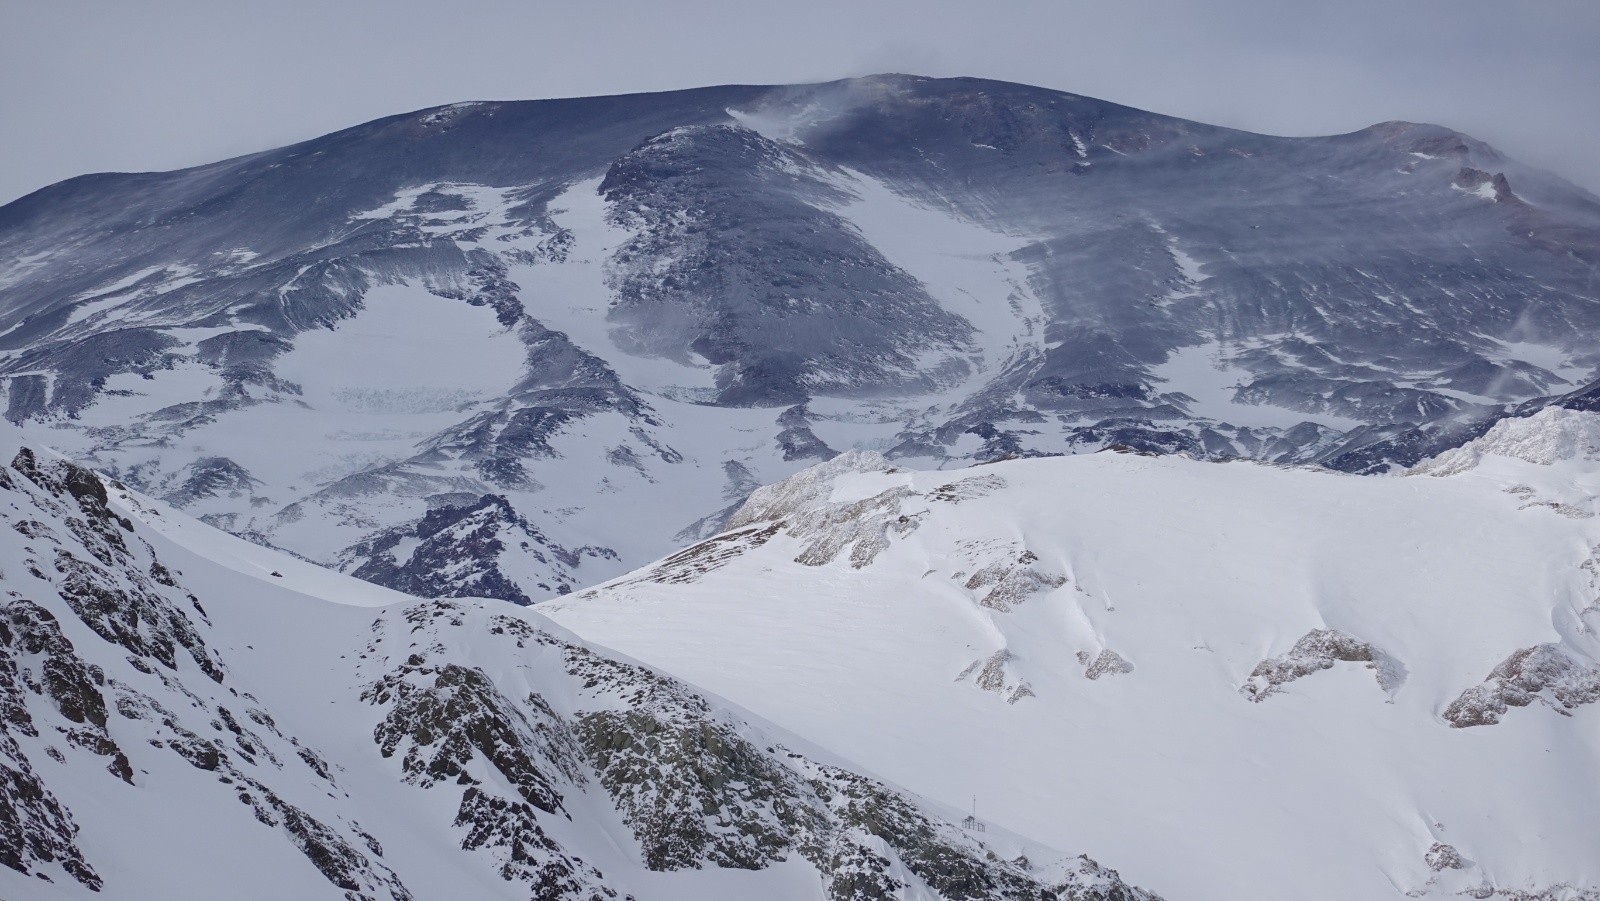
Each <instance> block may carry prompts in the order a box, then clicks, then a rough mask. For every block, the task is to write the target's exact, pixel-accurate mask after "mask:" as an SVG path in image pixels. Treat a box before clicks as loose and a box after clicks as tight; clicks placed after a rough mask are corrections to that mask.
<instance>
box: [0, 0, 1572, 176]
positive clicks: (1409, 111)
mask: <svg viewBox="0 0 1600 901" xmlns="http://www.w3.org/2000/svg"><path fill="white" fill-rule="evenodd" d="M885 71H898V72H909V73H916V74H925V75H980V76H986V77H990V78H1000V79H1005V80H1009V81H1020V82H1028V83H1032V84H1037V85H1044V86H1048V87H1053V88H1059V89H1062V90H1067V91H1073V92H1076V93H1080V94H1087V95H1090V96H1094V97H1100V98H1104V99H1107V100H1114V101H1118V102H1121V103H1126V104H1130V105H1132V106H1137V107H1142V108H1145V109H1150V110H1155V111H1158V112H1163V113H1169V114H1173V115H1180V116H1185V117H1188V118H1191V119H1198V120H1202V121H1206V122H1213V123H1217V124H1221V125H1230V126H1234V127H1238V128H1247V129H1251V130H1254V131H1263V132H1270V133H1275V134H1288V135H1306V134H1328V133H1335V132H1344V131H1351V130H1354V129H1357V128H1361V127H1363V126H1366V125H1369V124H1371V123H1373V122H1378V121H1383V120H1386V119H1410V120H1419V121H1430V122H1438V123H1442V124H1445V125H1450V126H1452V127H1455V128H1458V129H1460V130H1462V131H1465V132H1468V133H1469V134H1472V135H1475V136H1477V137H1480V138H1483V139H1485V140H1487V141H1489V142H1490V143H1492V144H1495V145H1497V146H1499V147H1500V148H1501V149H1502V150H1504V151H1506V152H1507V153H1509V154H1511V155H1513V156H1516V157H1519V158H1521V159H1523V160H1524V161H1526V162H1530V163H1533V164H1535V165H1540V166H1543V167H1545V168H1548V169H1551V170H1553V171H1556V172H1558V173H1560V174H1562V175H1565V176H1567V177H1568V178H1571V179H1573V180H1574V181H1577V182H1579V183H1581V184H1583V185H1584V186H1585V187H1587V188H1589V189H1590V190H1592V191H1596V192H1597V193H1600V0H1338V2H1310V0H1208V2H1190V0H1098V2H1092V3H1089V2H1077V0H1055V2H1042V0H987V2H971V3H969V2H955V0H923V2H909V0H904V2H902V0H884V2H876V0H787V2H780V3H769V2H757V0H655V2H648V0H638V2H605V0H561V2H536V0H505V2H487V0H483V2H473V0H456V2H449V3H445V2H438V0H388V2H378V0H274V2H270V3H268V2H261V3H245V2H235V0H145V2H125V0H98V2H94V0H0V123H3V124H0V202H5V201H9V200H11V199H13V198H15V197H19V196H21V195H23V194H25V193H28V192H29V191H32V190H35V189H37V188H39V187H42V186H44V185H46V184H49V183H52V182H55V181H59V180H60V179H63V178H67V177H69V176H72V175H77V174H80V173H84V172H93V171H106V170H120V171H132V170H150V169H171V168H177V167H182V166H189V165H195V164H199V163H204V162H209V161H212V160H216V159H221V158H224V157H228V156H235V155H238V154H241V153H247V152H250V151H254V150H262V149H266V148H269V147H274V146H279V145H283V144H287V143H292V142H294V141H298V140H302V139H305V138H310V137H315V136H316V135H319V134H323V133H326V132H329V131H332V130H335V129H338V128H342V127H344V126H347V125H354V124H356V123H359V122H362V121H366V120H368V119H373V118H376V117H378V116H382V115H386V114H389V113H395V112H403V111H406V110H411V109H417V108H420V107H426V106H432V105H436V104H441V103H448V102H452V101H458V100H478V99H526V98H539V97H563V96H582V95H590V94H608V93H622V92H629V91H648V90H665V89H670V88H680V87H694V86H699V85H707V84H725V83H730V82H743V83H791V82H800V81H821V80H827V79H832V78H839V77H844V76H848V75H864V74H869V73H873V72H885Z"/></svg>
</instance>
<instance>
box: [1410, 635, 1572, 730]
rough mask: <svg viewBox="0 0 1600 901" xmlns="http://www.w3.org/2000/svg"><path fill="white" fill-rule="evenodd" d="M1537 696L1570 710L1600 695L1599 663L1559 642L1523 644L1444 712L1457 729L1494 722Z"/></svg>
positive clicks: (1564, 711)
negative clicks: (1575, 654) (1576, 655)
mask: <svg viewBox="0 0 1600 901" xmlns="http://www.w3.org/2000/svg"><path fill="white" fill-rule="evenodd" d="M1535 701H1539V702H1542V703H1543V704H1545V705H1546V706H1548V707H1550V708H1551V709H1552V710H1555V711H1556V712H1557V713H1560V714H1563V715H1568V716H1570V715H1571V714H1570V713H1569V711H1571V710H1572V709H1573V708H1574V707H1581V706H1583V705H1584V704H1592V703H1594V702H1595V701H1600V667H1597V666H1595V665H1594V664H1592V663H1584V662H1580V661H1578V660H1576V659H1574V658H1573V657H1572V656H1570V655H1569V654H1568V653H1567V652H1566V651H1564V650H1562V648H1561V646H1560V645H1556V644H1541V645H1534V646H1533V647H1529V648H1519V649H1518V650H1516V651H1513V652H1512V653H1511V655H1510V656H1508V657H1506V659H1505V660H1502V661H1500V663H1499V665H1497V666H1496V667H1495V668H1494V669H1493V670H1491V671H1490V673H1489V677H1488V678H1487V679H1485V680H1484V682H1483V684H1481V685H1474V686H1473V687H1471V688H1469V689H1467V690H1466V691H1463V692H1462V693H1461V695H1460V696H1459V697H1457V698H1456V699H1455V700H1454V701H1451V702H1450V705H1449V706H1447V707H1446V708H1445V709H1444V712H1443V713H1441V714H1440V716H1442V717H1444V719H1445V721H1446V722H1448V723H1449V724H1450V725H1451V726H1454V727H1455V728H1457V729H1463V728H1466V727H1468V726H1492V725H1494V724H1495V723H1498V722H1500V719H1501V717H1503V716H1505V714H1506V713H1507V711H1509V710H1510V709H1511V708H1512V707H1527V706H1528V705H1530V704H1532V703H1534V702H1535Z"/></svg>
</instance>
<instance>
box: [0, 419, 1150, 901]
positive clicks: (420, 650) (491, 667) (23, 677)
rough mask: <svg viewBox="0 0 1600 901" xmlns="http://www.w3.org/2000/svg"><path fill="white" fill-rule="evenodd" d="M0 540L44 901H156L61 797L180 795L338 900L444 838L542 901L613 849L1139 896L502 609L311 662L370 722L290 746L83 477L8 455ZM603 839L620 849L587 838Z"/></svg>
mask: <svg viewBox="0 0 1600 901" xmlns="http://www.w3.org/2000/svg"><path fill="white" fill-rule="evenodd" d="M0 520H3V523H4V528H5V529H6V530H7V531H8V532H9V533H14V534H15V535H16V536H17V537H16V539H15V540H13V541H10V542H7V543H5V545H4V548H5V549H6V550H5V553H6V554H7V556H6V558H5V559H4V560H3V561H0V567H3V572H4V577H3V585H4V588H5V590H6V596H5V600H4V604H3V606H0V721H3V724H4V729H3V730H0V761H3V763H4V766H3V768H0V828H3V830H4V834H5V835H6V837H7V840H6V841H5V842H3V843H0V863H3V864H4V865H5V866H6V867H9V868H10V869H11V870H13V871H16V872H17V873H21V874H25V875H27V876H29V877H34V878H37V879H38V880H39V884H40V886H41V892H44V894H41V895H40V897H49V896H50V895H49V894H48V890H47V889H45V888H44V886H45V885H46V884H47V883H57V882H61V881H63V880H65V881H70V882H75V883H78V884H80V885H82V886H83V887H86V888H88V889H91V890H95V891H102V892H105V893H106V894H107V895H108V896H122V895H127V894H130V892H133V891H138V890H159V888H160V886H159V885H157V886H142V887H138V888H135V887H133V886H130V885H128V884H127V882H126V881H125V880H126V878H127V877H126V874H123V873H121V872H120V871H119V869H118V867H117V864H116V857H115V855H109V854H105V853H104V852H105V851H106V845H105V843H106V842H108V841H111V842H116V841H119V840H120V839H117V838H115V837H107V836H106V835H105V834H103V833H101V834H99V835H98V836H97V844H96V845H94V846H86V845H84V844H83V843H81V841H80V836H81V835H82V832H83V820H82V817H83V816H86V815H88V814H85V813H83V812H82V811H81V810H75V809H73V808H72V807H70V806H69V805H68V804H67V803H66V802H64V801H63V798H64V797H72V798H80V799H81V798H102V799H105V802H106V803H108V804H110V803H113V802H116V803H125V804H132V805H139V804H148V803H151V802H153V801H154V800H156V795H155V794H153V793H164V792H170V791H185V792H186V794H185V796H184V797H185V798H187V799H188V800H187V801H185V802H184V803H185V804H186V805H187V806H186V808H185V809H186V815H187V816H190V817H193V818H196V819H197V820H199V821H200V822H201V823H202V824H203V823H206V822H209V821H210V819H211V818H219V817H227V816H229V814H228V812H227V811H226V810H225V809H219V808H217V807H215V806H211V805H214V804H218V803H220V804H224V805H229V806H231V805H233V804H238V805H241V806H242V807H243V808H244V810H245V811H246V812H247V820H246V822H247V823H250V824H253V825H249V826H247V827H246V828H247V829H248V830H251V831H248V832H247V833H246V834H247V835H248V836H249V838H248V840H249V841H253V842H260V843H272V842H282V843H286V844H287V846H288V847H289V848H290V849H292V850H293V851H294V852H296V853H298V854H299V855H301V856H302V857H303V858H304V859H305V860H306V861H307V863H308V864H309V865H310V866H311V867H312V868H314V870H315V871H316V872H317V873H319V874H320V875H321V876H322V877H323V878H324V879H326V880H327V882H328V883H329V885H330V886H331V887H332V888H333V889H334V890H336V891H337V893H339V894H341V895H343V897H345V898H346V899H350V901H383V899H392V901H408V899H410V898H412V897H413V889H412V888H410V887H409V885H408V883H414V882H415V881H417V874H416V871H415V869H414V868H415V867H416V866H420V865H422V864H419V863H418V862H416V861H412V860H405V861H401V860H391V859H389V858H388V857H386V856H385V848H384V839H383V838H382V836H383V835H384V834H385V832H386V831H387V830H389V829H392V828H403V829H405V830H408V831H410V832H413V833H417V834H423V835H427V834H433V835H438V836H448V839H446V840H444V841H442V842H441V844H440V845H439V846H438V848H437V849H436V851H437V853H438V854H440V855H444V856H450V855H465V860H466V861H467V864H466V865H467V866H477V867H482V868H483V871H484V872H485V873H486V874H492V875H493V877H494V878H497V879H500V880H503V881H505V882H506V883H509V884H510V885H512V886H515V889H514V891H515V892H516V893H520V894H522V895H523V896H524V897H530V898H538V899H540V901H558V899H570V901H613V899H621V898H623V897H624V896H626V895H627V892H626V890H625V889H621V888H619V887H618V884H617V881H618V880H617V874H616V872H615V868H616V865H617V854H619V853H622V854H624V855H632V857H633V859H632V864H633V865H634V866H637V867H643V868H647V869H650V870H658V871H684V870H698V869H708V868H721V867H725V868H737V869H743V870H763V869H766V868H768V867H771V866H773V865H774V864H777V863H780V862H782V861H784V860H787V859H790V858H792V857H795V856H798V857H799V858H801V859H803V860H804V861H806V862H807V863H808V864H810V865H811V866H812V867H814V868H815V869H816V871H817V873H818V878H819V880H820V884H819V886H818V890H819V891H821V892H823V893H824V894H825V895H826V896H827V897H828V898H830V899H832V901H876V899H900V898H905V897H911V896H916V897H923V896H925V895H926V896H931V897H938V898H947V899H964V901H968V899H970V901H977V899H1014V901H1024V899H1026V901H1041V899H1055V901H1155V896H1153V895H1151V894H1149V893H1147V892H1144V891H1141V890H1139V889H1136V888H1133V887H1131V886H1128V885H1126V884H1125V883H1124V882H1123V881H1122V880H1121V879H1120V878H1119V877H1118V876H1117V874H1116V873H1115V871H1112V870H1108V869H1105V868H1103V867H1101V866H1100V865H1098V864H1096V863H1094V862H1093V861H1090V860H1088V859H1087V858H1082V859H1078V860H1073V861H1058V862H1054V863H1051V862H1048V861H1044V862H1041V863H1039V864H1035V863H1030V862H1029V861H1028V860H1026V859H1014V860H1005V859H1001V858H1000V857H999V856H998V855H996V854H995V853H994V851H992V850H991V849H990V848H989V847H988V846H986V845H985V844H984V843H982V842H981V841H979V840H977V839H976V838H974V836H973V835H972V834H970V833H968V832H967V831H965V830H963V829H960V828H958V827H956V826H954V825H951V824H950V823H948V822H945V821H944V820H942V819H941V818H940V817H939V816H938V815H937V814H934V813H932V812H930V811H929V810H928V809H926V808H925V807H924V806H923V805H922V803H921V802H919V801H917V800H915V799H913V798H910V797H908V796H906V795H904V794H902V793H900V792H898V791H896V790H895V789H893V788H891V787H889V786H887V785H885V784H883V783H881V782H878V781H876V780H873V779H871V778H868V777H866V776H863V775H860V774H858V773H854V772H851V771H849V770H847V769H843V768H840V767H839V766H837V765H833V764H826V763H822V762H819V761H816V760H813V759H811V758H810V757H808V756H806V755H805V754H803V753H800V752H797V751H794V750H790V749H789V747H788V746H787V744H786V743H785V741H784V740H780V739H779V738H778V737H777V736H774V735H769V734H767V733H766V732H764V731H763V729H762V728H759V727H756V726H754V725H752V724H750V723H748V722H746V721H744V720H743V719H741V718H740V717H739V716H738V715H736V714H734V713H732V712H730V711H728V710H726V709H724V708H722V707H720V706H718V705H717V704H716V703H714V702H712V701H710V700H708V699H707V698H705V697H703V696H701V695H699V694H698V693H696V692H695V691H694V690H693V689H692V688H690V687H689V686H687V685H684V684H683V683H681V682H678V681H676V680H673V679H670V678H668V677H665V676H663V675H661V674H659V673H657V672H655V671H653V670H650V669H648V668H646V667H643V666H639V665H637V664H633V663H628V662H623V661H620V660H616V659H613V658H611V657H609V656H606V655H604V654H600V653H597V652H595V651H593V650H591V649H589V648H587V647H585V646H583V645H582V644H581V643H579V642H577V641H576V640H575V639H572V638H570V637H566V636H564V635H558V634H555V632H553V631H550V630H548V629H546V628H541V627H540V626H539V625H538V624H537V623H538V622H539V621H538V620H536V619H534V618H532V617H531V616H518V615H510V614H509V611H510V610H511V609H513V608H502V609H503V610H505V611H507V612H497V611H496V609H495V608H494V606H493V605H494V604H496V603H497V602H489V605H487V606H486V605H485V604H484V603H483V602H454V601H444V600H439V601H428V602H418V603H417V604H415V605H412V606H409V607H403V608H398V609H395V608H390V609H386V610H385V611H383V612H382V613H380V614H379V615H378V617H377V619H376V620H374V621H373V622H372V624H371V629H370V631H369V633H368V634H367V637H366V643H365V645H364V646H362V645H358V646H355V647H351V648H348V649H347V650H348V651H349V653H347V654H344V655H341V656H340V657H339V660H338V661H321V662H320V664H318V665H322V664H327V665H331V666H332V667H333V668H332V669H330V673H338V672H341V671H343V672H345V673H347V675H348V677H349V679H350V687H349V689H348V691H349V692H350V693H351V695H352V699H355V698H357V697H358V698H359V706H360V707H362V708H365V709H368V710H371V711H372V713H373V717H372V718H364V717H353V718H347V719H348V723H346V724H341V725H340V727H339V728H349V729H354V730H356V732H355V733H353V734H352V735H350V736H349V741H348V743H347V742H346V741H345V740H344V739H341V740H340V745H341V749H340V754H341V755H342V756H337V757H332V758H330V757H329V755H327V754H326V753H325V752H324V751H323V750H321V749H319V748H317V747H314V746H313V745H312V744H311V743H310V742H307V741H305V740H304V739H302V738H301V737H299V736H297V735H296V734H295V732H294V729H293V727H292V725H290V724H292V723H294V722H296V721H300V720H302V719H303V718H304V717H305V716H307V715H308V714H309V713H310V712H311V711H308V710H301V709H298V708H296V709H284V708H281V707H280V708H277V709H269V708H268V707H267V706H266V705H263V704H262V703H261V702H260V701H258V700H257V698H256V696H255V695H254V694H253V693H252V692H251V691H249V690H247V686H246V685H244V684H240V682H239V678H238V677H237V676H235V675H234V671H233V669H232V668H230V666H229V665H228V663H227V661H226V660H225V659H224V655H223V653H222V652H221V651H220V650H219V648H224V647H235V646H237V645H236V644H232V643H229V642H227V641H223V640H221V639H219V637H218V636H217V635H216V627H215V626H213V625H212V623H211V622H210V620H209V619H208V617H207V613H206V610H205V601H204V600H203V599H202V598H200V597H198V596H197V595H195V594H194V593H193V592H191V591H189V590H188V589H187V588H186V587H185V585H184V577H183V574H182V573H180V572H178V571H176V570H174V569H172V568H170V567H169V566H167V565H165V564H164V563H162V561H161V560H159V559H157V556H156V553H155V551H154V550H153V546H152V544H151V543H150V542H149V541H147V540H146V537H145V535H144V532H143V528H144V527H143V526H140V525H138V524H136V523H135V521H133V520H131V519H129V518H126V517H123V516H121V515H119V514H118V513H116V512H115V511H114V510H113V509H112V506H111V503H110V500H109V497H108V493H107V491H106V486H105V485H104V484H103V483H102V482H101V481H100V479H99V478H98V477H97V476H95V475H94V474H93V473H91V472H89V471H88V470H85V469H82V468H80V467H77V466H75V465H73V464H71V463H68V462H65V461H60V460H53V459H42V458H41V457H39V456H38V455H36V454H34V453H32V452H29V451H26V450H24V451H23V452H21V453H19V454H18V455H17V457H16V459H15V460H13V462H12V464H11V466H10V467H8V468H0ZM241 579H244V580H245V581H242V582H241V583H240V588H241V590H242V591H244V592H246V593H248V592H249V591H250V590H251V589H250V587H249V584H248V580H247V577H241ZM221 602H222V603H234V604H237V603H241V601H240V600H239V599H238V598H228V599H224V600H223V601H221ZM245 602H248V601H245ZM299 627H300V628H307V627H310V628H315V626H314V624H309V623H301V624H299ZM256 640H260V639H259V638H258V639H256ZM302 653H303V652H302ZM309 663H310V661H302V665H306V664H309ZM491 674H496V675H491ZM332 678H335V679H337V678H338V677H337V676H336V675H335V676H333V677H332ZM279 696H281V695H279ZM374 722H375V723H376V725H372V723H374ZM362 730H370V732H368V733H367V734H361V731H362ZM788 743H789V744H792V743H793V742H792V741H789V742H788ZM347 744H348V747H345V745H347ZM349 748H355V749H357V750H356V751H355V752H351V751H350V750H349ZM362 748H365V749H366V750H364V751H362V750H360V749H362ZM352 753H353V754H354V756H352ZM163 758H166V759H170V760H175V761H179V762H180V767H179V770H180V772H179V775H178V777H177V785H176V787H175V785H174V782H173V777H172V776H170V775H169V776H167V777H165V778H163V779H161V780H152V779H151V778H150V777H149V775H148V774H149V773H150V772H151V771H152V770H153V769H154V768H155V767H156V766H157V765H159V763H160V761H161V760H162V759H163ZM354 767H361V768H368V767H370V768H373V769H374V770H376V771H380V772H386V773H389V774H391V776H390V777H391V778H392V779H394V780H395V781H394V785H393V788H391V789H388V790H387V791H386V792H385V794H386V795H392V794H393V793H395V792H408V791H410V792H426V793H428V794H429V795H431V796H438V795H441V794H445V795H449V796H450V797H451V801H450V810H451V811H452V812H451V813H449V814H447V815H445V816H442V817H441V818H440V819H439V820H438V821H437V822H416V823H408V824H395V823H391V822H388V821H387V820H388V817H382V818H380V819H377V820H374V819H373V815H372V811H374V810H381V809H384V808H383V807H374V806H372V804H373V802H374V801H376V800H378V799H375V798H371V797H363V796H362V795H361V793H360V792H359V791H357V790H356V788H355V786H357V785H363V784H365V785H370V784H371V781H370V779H368V778H367V775H368V774H363V777H362V778H360V779H357V778H354V777H353V776H352V774H351V770H352V768H354ZM163 771H164V772H169V773H170V771H171V768H170V767H169V766H168V767H164V769H163ZM202 784H209V785H210V786H212V788H211V789H209V790H207V791H198V792H197V791H196V787H197V786H199V785H202ZM380 784H381V783H380ZM184 786H188V788H184ZM217 788H221V793H220V794H219V793H218V792H217V791H216V789H217ZM163 798H164V799H165V800H164V801H163V803H166V802H167V801H171V800H175V798H168V797H166V796H163ZM217 798H221V799H223V800H221V801H216V800H209V801H208V800H207V799H217ZM423 809H428V810H434V809H436V808H435V807H433V806H431V805H430V806H427V807H425V808H423ZM391 816H392V815H391ZM234 821H236V820H230V822H234ZM584 823H587V824H590V825H591V829H590V830H589V831H587V832H585V831H583V830H578V831H575V828H574V827H575V824H584ZM607 823H616V824H620V826H621V827H622V828H623V829H624V830H625V831H626V833H627V834H631V835H632V836H633V842H634V845H633V847H632V849H627V848H624V849H622V850H621V851H619V850H618V849H617V848H616V847H614V846H612V845H611V843H610V842H609V841H608V842H607V843H605V845H604V846H595V845H592V844H585V843H584V840H583V839H582V836H583V835H585V834H587V835H589V836H591V837H592V836H593V835H594V834H596V833H595V832H594V831H593V830H592V826H593V825H594V824H607ZM414 840H415V839H408V841H414ZM590 841H592V838H591V839H590ZM1035 856H1036V857H1037V856H1041V855H1035ZM597 861H604V862H606V866H605V869H604V870H602V869H601V867H600V866H599V865H597ZM608 874H609V877H608ZM919 893H921V894H919Z"/></svg>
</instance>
